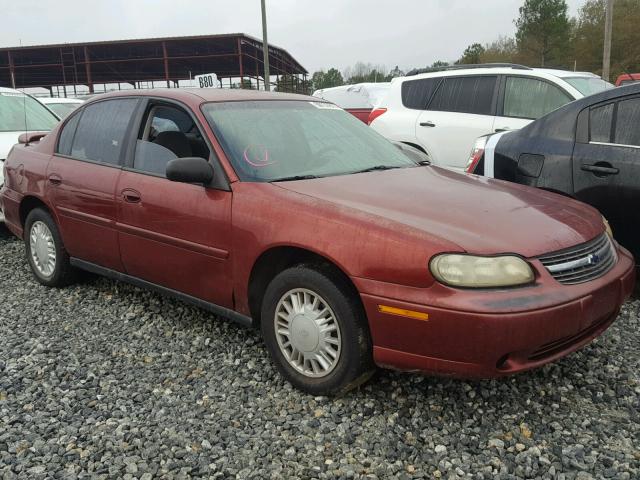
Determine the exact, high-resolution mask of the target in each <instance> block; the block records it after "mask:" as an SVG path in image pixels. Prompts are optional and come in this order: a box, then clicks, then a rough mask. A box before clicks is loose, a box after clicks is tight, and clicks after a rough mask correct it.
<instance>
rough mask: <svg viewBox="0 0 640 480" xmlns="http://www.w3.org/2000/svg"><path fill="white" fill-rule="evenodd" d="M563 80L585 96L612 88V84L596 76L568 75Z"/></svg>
mask: <svg viewBox="0 0 640 480" xmlns="http://www.w3.org/2000/svg"><path fill="white" fill-rule="evenodd" d="M564 80H565V81H566V82H567V83H569V84H570V85H571V86H572V87H573V88H575V89H576V90H578V91H579V92H580V93H581V94H583V95H584V96H585V97H586V96H587V95H593V94H594V93H598V92H601V91H603V90H608V89H609V88H613V85H612V84H610V83H609V82H605V81H604V80H602V79H601V78H596V77H569V78H565V79H564Z"/></svg>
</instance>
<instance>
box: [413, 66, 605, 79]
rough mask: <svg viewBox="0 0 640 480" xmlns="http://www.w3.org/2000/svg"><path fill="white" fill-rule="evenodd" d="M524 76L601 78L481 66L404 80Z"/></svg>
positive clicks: (545, 69)
mask: <svg viewBox="0 0 640 480" xmlns="http://www.w3.org/2000/svg"><path fill="white" fill-rule="evenodd" d="M487 74H493V75H522V76H531V75H536V74H537V75H538V76H542V77H544V76H548V75H550V76H554V77H557V78H571V77H585V78H600V77H598V76H597V75H595V74H593V73H591V72H572V71H570V70H556V69H551V68H524V67H521V68H514V67H502V66H498V67H491V66H487V67H486V68H483V67H482V66H481V65H479V66H477V67H475V68H469V69H466V68H456V69H453V70H446V69H443V70H438V71H434V72H426V73H418V74H416V75H411V76H407V77H402V79H403V80H409V79H411V80H413V79H416V78H432V77H445V76H446V77H456V76H460V75H487Z"/></svg>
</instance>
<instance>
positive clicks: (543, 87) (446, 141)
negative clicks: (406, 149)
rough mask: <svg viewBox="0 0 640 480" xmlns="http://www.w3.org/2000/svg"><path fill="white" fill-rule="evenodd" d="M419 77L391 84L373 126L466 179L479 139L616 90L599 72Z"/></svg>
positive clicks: (513, 69) (504, 68)
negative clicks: (473, 151)
mask: <svg viewBox="0 0 640 480" xmlns="http://www.w3.org/2000/svg"><path fill="white" fill-rule="evenodd" d="M422 72H425V73H422ZM412 73H413V72H410V74H409V75H407V76H406V77H398V78H395V79H393V80H392V81H391V88H390V90H389V94H388V95H387V96H386V97H385V98H384V100H383V101H382V103H381V104H380V105H379V106H378V108H376V109H375V110H374V111H373V112H371V116H370V121H371V122H370V124H371V127H372V128H373V129H374V130H376V131H377V132H379V133H381V134H382V135H384V136H385V137H387V138H388V139H389V140H393V141H399V142H404V143H407V144H409V145H413V146H414V147H416V148H419V149H420V150H422V151H424V152H425V153H426V154H427V155H428V156H429V158H430V159H431V161H432V163H434V164H435V165H439V166H442V167H447V168H451V169H453V170H456V171H459V172H464V170H465V166H466V163H467V160H468V158H469V151H470V150H471V148H472V146H473V145H474V142H475V140H476V139H477V138H478V137H480V136H482V135H486V134H488V133H493V132H501V131H506V130H515V129H519V128H522V127H524V126H525V125H527V124H529V123H530V122H532V121H533V120H535V119H537V118H540V117H542V116H543V115H545V114H547V113H549V112H551V111H552V110H555V109H556V108H559V107H561V106H562V105H565V104H567V103H569V102H571V101H573V100H576V99H578V98H582V97H584V96H586V95H590V94H593V93H596V92H599V91H602V90H605V89H607V88H613V85H611V84H610V83H608V82H605V81H604V80H602V79H600V78H599V77H598V76H596V75H594V74H592V73H584V72H569V71H563V70H548V69H540V68H528V67H524V66H521V65H511V64H486V65H473V66H467V65H465V66H464V67H463V66H452V67H444V68H443V69H438V70H436V71H433V70H432V69H426V71H425V70H419V71H416V72H415V74H412Z"/></svg>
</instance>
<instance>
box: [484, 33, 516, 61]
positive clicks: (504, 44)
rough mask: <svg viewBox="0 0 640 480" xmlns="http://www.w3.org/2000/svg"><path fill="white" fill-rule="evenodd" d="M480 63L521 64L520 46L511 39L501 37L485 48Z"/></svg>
mask: <svg viewBox="0 0 640 480" xmlns="http://www.w3.org/2000/svg"><path fill="white" fill-rule="evenodd" d="M480 60H481V61H480V63H519V62H520V59H519V55H518V46H517V44H516V41H515V40H514V39H513V38H511V37H499V38H498V40H495V41H493V42H491V43H488V44H486V45H485V46H484V53H483V54H482V55H481V56H480Z"/></svg>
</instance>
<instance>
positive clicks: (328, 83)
mask: <svg viewBox="0 0 640 480" xmlns="http://www.w3.org/2000/svg"><path fill="white" fill-rule="evenodd" d="M311 85H312V88H313V89H314V90H320V89H322V88H331V87H339V86H340V85H344V80H343V79H342V74H341V73H340V71H339V70H338V69H337V68H330V69H329V70H327V71H326V72H325V71H324V70H319V71H317V72H314V74H313V75H312V76H311Z"/></svg>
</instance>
